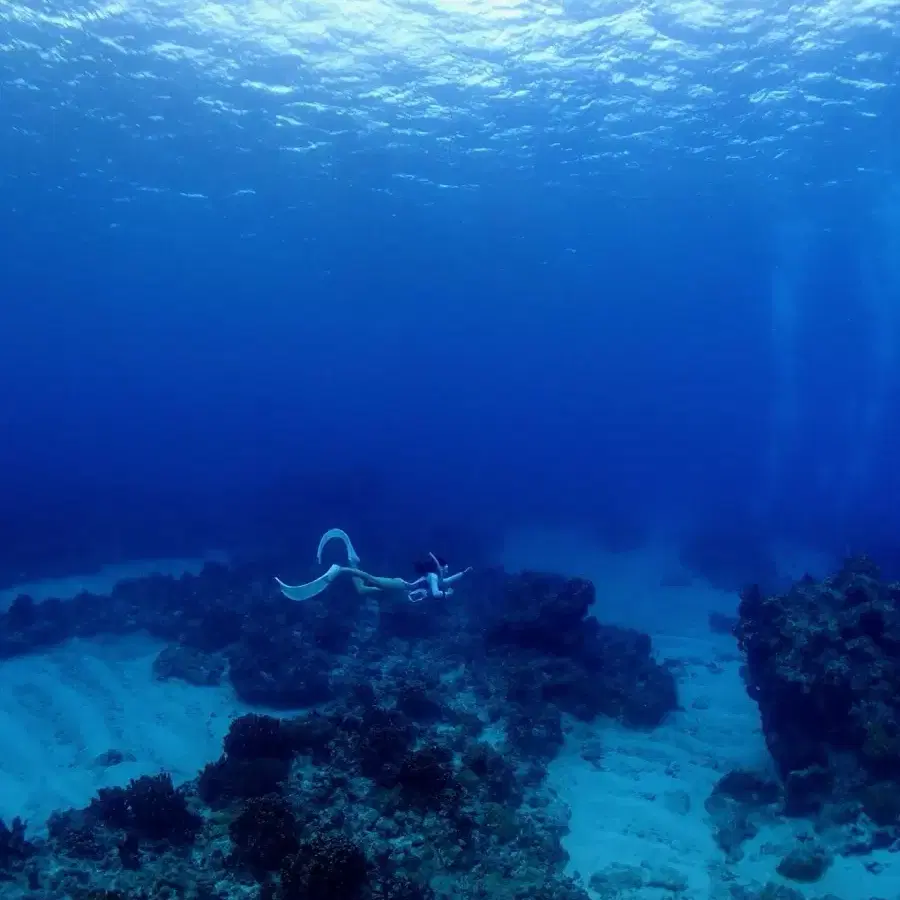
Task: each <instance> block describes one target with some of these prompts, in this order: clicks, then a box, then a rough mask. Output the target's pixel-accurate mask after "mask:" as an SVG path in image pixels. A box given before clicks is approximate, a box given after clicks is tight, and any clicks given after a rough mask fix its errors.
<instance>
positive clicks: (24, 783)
mask: <svg viewBox="0 0 900 900" xmlns="http://www.w3.org/2000/svg"><path fill="white" fill-rule="evenodd" d="M163 646H164V644H161V643H159V642H157V641H155V640H152V639H150V638H148V637H145V636H131V637H127V638H116V639H114V640H113V639H111V640H108V641H104V640H91V641H82V640H74V641H69V642H67V643H66V644H64V645H62V646H60V647H58V648H55V649H54V650H51V651H48V652H44V653H40V654H35V655H31V656H27V657H21V658H18V659H11V660H6V661H4V662H2V663H0V684H2V692H0V735H2V743H0V817H3V818H6V819H9V818H11V817H12V816H16V815H19V816H22V817H23V818H24V819H26V820H27V821H28V823H29V828H30V830H31V831H32V832H39V831H40V830H41V828H42V826H43V825H44V823H45V822H46V819H47V817H48V816H49V815H50V813H51V812H52V811H53V810H55V809H65V808H69V807H81V806H86V805H87V803H88V802H89V801H90V799H91V797H92V796H93V795H94V794H95V793H96V791H97V790H98V789H99V788H101V787H107V786H110V785H124V784H126V783H127V782H128V780H129V779H131V778H135V777H137V776H140V775H145V774H150V775H155V774H157V773H159V772H163V771H165V772H169V773H170V774H171V775H172V778H173V780H174V781H175V782H176V783H180V782H183V781H186V780H189V779H191V778H193V777H195V776H196V775H197V773H198V772H199V770H200V769H201V768H202V767H203V766H204V765H205V764H206V763H207V762H210V761H211V760H214V759H217V758H218V757H219V755H220V754H221V752H222V739H223V738H224V736H225V733H226V731H227V730H228V725H229V723H230V721H231V719H232V718H233V717H234V716H236V715H239V714H241V713H242V712H244V711H246V709H245V708H244V707H243V705H242V704H241V703H239V702H238V700H237V699H236V698H235V696H234V693H233V691H232V690H231V688H230V686H225V685H223V686H221V687H215V688H210V687H195V686H193V685H189V684H185V683H184V682H180V681H175V680H171V681H157V680H156V679H155V678H154V677H153V674H152V670H151V667H152V663H153V659H154V658H155V656H156V654H157V653H158V652H159V651H160V650H161V649H162V647H163ZM111 749H112V750H119V751H122V752H123V753H126V754H128V755H129V756H130V757H133V758H132V759H130V760H129V761H127V762H123V763H121V764H120V765H117V766H112V767H109V768H105V767H103V766H102V765H98V763H97V757H98V756H99V755H100V754H102V753H105V752H106V751H108V750H111Z"/></svg>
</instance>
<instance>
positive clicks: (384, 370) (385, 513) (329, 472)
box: [0, 0, 900, 583]
mask: <svg viewBox="0 0 900 900" xmlns="http://www.w3.org/2000/svg"><path fill="white" fill-rule="evenodd" d="M898 47H900V4H898V2H896V0H872V2H863V0H840V2H828V3H811V4H789V3H783V2H778V3H766V4H760V3H754V2H753V0H740V2H721V0H712V2H703V0H696V2H688V0H671V2H662V3H654V4H646V3H636V2H634V3H632V2H616V0H610V2H592V0H571V2H532V0H497V2H491V0H480V2H479V0H434V2H402V0H397V2H392V0H343V2H340V0H325V2H287V0H284V2H279V0H271V2H268V0H241V2H234V3H211V2H195V0H190V2H168V0H162V2H153V0H149V2H148V0H141V2H133V0H115V2H113V0H110V2H92V3H67V2H60V0H45V2H36V0H27V2H10V0H0V51H2V52H0V161H2V164H0V185H2V195H0V196H2V200H0V237H2V247H3V251H2V270H0V273H2V274H0V277H2V281H0V398H2V399H0V422H2V440H0V462H2V468H0V473H2V474H0V490H2V493H0V496H2V522H0V529H2V542H0V543H2V547H0V558H2V559H0V562H2V566H0V568H2V580H3V581H4V582H5V583H11V582H13V581H16V580H17V579H19V580H20V579H21V578H22V577H23V576H27V577H37V576H38V575H42V574H46V573H47V572H48V571H49V570H59V571H62V572H69V571H73V566H75V567H76V568H75V569H74V570H75V571H81V569H78V568H77V566H82V567H84V566H85V565H94V564H100V563H109V562H116V561H117V560H120V559H130V558H133V557H135V556H151V555H179V554H194V553H199V552H203V551H206V550H210V549H221V550H225V551H227V552H239V551H241V550H243V549H247V548H258V547H269V546H272V545H273V544H279V545H285V546H293V541H294V538H295V536H297V535H298V534H299V532H303V534H304V535H306V533H307V531H308V532H309V534H310V535H314V536H318V534H320V533H321V531H323V530H324V529H325V528H327V527H331V526H334V525H341V526H343V527H346V528H348V530H350V531H352V532H353V533H354V535H355V534H357V533H358V531H359V529H360V528H362V529H369V532H370V533H373V534H374V533H380V534H386V535H387V537H385V538H384V543H385V544H389V543H390V540H391V538H390V535H391V534H392V533H395V532H402V533H403V534H404V535H406V536H408V537H409V538H410V540H412V541H415V540H416V539H417V535H419V536H420V535H424V534H425V533H426V532H431V531H433V530H434V529H441V528H446V529H455V530H456V532H463V531H465V532H470V533H472V534H473V535H474V536H475V537H476V539H477V540H479V541H480V540H484V541H486V542H490V541H492V540H494V539H495V538H496V536H497V535H501V534H503V533H505V532H506V531H507V530H508V529H511V528H516V527H521V526H525V525H531V524H535V523H538V524H548V523H551V524H559V525H564V526H566V527H568V526H572V525H575V526H578V527H581V528H588V529H592V530H593V531H595V532H596V533H597V534H598V535H600V536H601V537H602V539H603V540H604V541H606V542H607V543H608V544H609V546H611V547H613V548H616V547H624V546H632V545H635V544H639V543H641V542H642V541H644V540H647V539H649V536H650V535H652V534H655V533H656V532H657V531H659V530H660V529H662V530H664V531H666V533H667V534H675V535H677V536H678V537H679V539H682V538H683V539H684V540H690V539H691V536H693V535H698V534H699V535H709V534H711V533H712V534H715V535H716V536H717V537H719V538H721V540H722V541H723V542H724V543H726V544H728V543H729V542H731V545H732V546H730V547H729V548H727V549H725V550H722V551H721V552H722V553H723V554H724V556H728V555H729V554H730V553H736V554H737V555H738V556H740V554H741V553H742V550H741V549H737V550H735V546H738V547H747V546H748V545H752V550H750V551H749V553H750V555H751V556H753V555H754V554H756V553H757V552H758V551H759V547H760V546H762V545H768V544H769V543H771V542H787V543H790V544H794V545H802V546H804V547H809V548H812V549H814V550H817V551H823V552H826V553H829V554H831V553H837V554H840V553H844V552H846V551H847V550H850V551H852V552H857V551H862V550H866V551H869V552H872V553H875V554H879V553H880V554H882V555H883V556H884V557H886V558H890V556H891V554H892V553H893V552H894V548H895V545H896V535H897V529H898V527H900V509H898V504H897V498H898V496H900V493H898V491H900V472H898V467H897V464H896V460H897V457H898V451H900V416H898V410H900V393H898V387H900V384H898V378H897V375H898V353H900V159H898V147H900V144H898V136H900V85H898V81H900V76H898V71H900V50H898ZM304 540H307V541H308V538H307V537H304ZM307 548H308V544H306V545H304V547H303V550H302V555H303V556H304V558H306V557H308V556H309V552H308V549H307ZM422 549H426V550H427V549H432V548H430V547H423V548H422ZM433 549H436V550H441V548H433ZM720 549H721V548H720ZM300 552H301V551H298V553H300ZM715 552H718V551H714V555H715ZM759 552H764V551H759ZM462 562H465V561H462Z"/></svg>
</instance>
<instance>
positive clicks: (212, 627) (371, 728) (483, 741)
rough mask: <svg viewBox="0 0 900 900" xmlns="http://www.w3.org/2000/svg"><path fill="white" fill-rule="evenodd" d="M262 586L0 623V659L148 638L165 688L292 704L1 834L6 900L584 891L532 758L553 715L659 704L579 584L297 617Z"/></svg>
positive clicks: (347, 598) (653, 718) (211, 573)
mask: <svg viewBox="0 0 900 900" xmlns="http://www.w3.org/2000/svg"><path fill="white" fill-rule="evenodd" d="M270 571H271V567H269V566H265V567H261V566H249V565H248V566H242V567H237V568H235V569H228V568H225V567H222V566H215V565H211V566H207V567H206V569H204V570H203V572H202V573H200V574H199V575H196V576H192V575H187V576H184V577H182V578H180V579H172V578H163V577H153V578H148V579H142V580H138V581H132V582H128V583H125V584H123V585H121V586H120V587H119V588H117V589H116V590H115V591H114V593H113V595H112V597H95V596H93V595H90V594H82V595H80V596H79V597H78V598H76V599H75V600H73V601H72V602H71V603H67V604H63V603H59V602H56V601H47V602H45V603H34V602H33V601H31V600H28V599H27V598H26V599H20V601H17V603H15V604H13V607H12V608H11V609H10V610H9V611H8V612H7V613H6V614H5V615H4V616H2V617H0V655H6V656H9V655H12V654H16V653H24V652H28V651H29V650H33V649H35V648H38V647H43V646H47V645H48V644H52V643H54V642H56V641H61V640H63V639H65V638H67V637H70V636H72V635H76V634H78V635H87V634H97V633H100V632H109V631H110V629H113V630H115V631H117V632H126V631H130V630H134V629H146V630H148V631H150V632H151V633H152V634H154V635H156V636H157V637H159V638H161V639H163V640H165V641H166V642H167V643H168V644H169V647H168V649H167V650H166V651H164V654H163V655H161V658H160V660H158V663H157V666H156V669H157V673H158V674H159V675H160V676H161V677H180V678H186V679H188V680H192V681H197V682H200V683H211V682H213V681H214V680H215V679H216V678H218V677H223V678H228V679H230V681H231V684H232V685H233V686H234V688H235V690H236V692H237V693H238V695H239V696H240V697H241V699H243V700H244V701H246V702H249V703H258V704H266V705H268V706H269V707H275V708H288V707H293V713H294V714H293V715H291V716H289V717H285V718H277V717H274V716H271V715H260V714H248V715H244V716H241V717H240V718H237V719H235V720H234V721H233V722H232V723H231V725H230V728H229V731H228V734H227V735H226V737H225V739H224V742H223V747H222V755H221V757H220V758H219V759H218V760H215V761H213V762H211V763H210V764H208V765H207V766H206V767H205V768H204V769H203V770H202V771H201V772H200V773H199V774H198V776H197V778H196V779H195V780H194V781H193V782H191V783H190V784H188V785H185V786H183V787H181V788H176V787H175V786H174V785H173V784H172V781H171V779H170V778H169V776H168V775H166V774H160V775H157V776H144V777H142V778H138V779H135V780H133V781H132V782H130V783H129V784H128V785H127V786H125V787H114V788H106V789H103V790H101V791H100V792H99V794H98V795H97V796H96V797H95V798H94V800H93V801H92V802H91V803H90V805H89V806H88V807H87V808H86V809H84V810H68V811H61V812H58V813H55V814H54V816H53V817H52V818H51V820H50V822H49V823H48V835H47V837H46V838H45V839H37V838H35V839H34V840H33V841H32V842H28V841H26V840H25V837H24V827H23V826H22V825H21V823H13V826H12V828H11V829H5V830H3V829H0V869H2V871H3V874H4V877H5V878H6V879H7V882H6V884H7V887H8V888H9V892H8V895H9V896H10V897H12V896H26V895H27V896H32V897H35V898H37V897H40V898H42V900H63V898H72V900H89V898H105V900H113V898H115V900H118V898H120V897H122V898H138V897H139V898H146V900H155V898H163V897H183V898H188V900H200V898H203V900H213V898H221V900H224V898H225V897H241V898H246V900H257V898H258V900H353V898H360V900H432V898H437V900H440V898H450V897H471V898H487V897H488V896H491V897H492V898H499V900H507V898H508V900H525V898H526V897H527V898H535V897H537V898H541V900H586V896H587V895H586V893H585V891H584V888H582V887H581V886H579V885H578V884H576V883H574V882H573V881H571V880H570V879H568V878H567V877H566V876H565V875H564V874H563V867H564V864H565V862H566V854H565V852H564V851H563V848H562V846H561V843H560V838H561V837H562V835H564V834H565V832H566V829H567V813H566V810H565V809H564V808H561V804H560V803H559V802H558V801H557V800H556V798H555V797H554V796H553V795H552V794H551V793H550V791H549V789H548V788H547V787H546V784H545V779H544V775H545V774H546V765H547V763H548V762H549V760H551V759H552V758H553V756H554V755H555V754H556V752H557V751H558V749H559V747H560V746H561V744H562V742H563V717H564V716H565V715H567V714H568V715H573V716H576V717H578V718H580V719H583V720H590V719H593V718H594V717H596V716H598V715H601V714H603V715H607V716H612V717H615V718H617V719H618V720H620V721H621V722H622V723H623V724H625V725H626V726H629V727H639V728H650V727H653V726H654V725H656V724H658V723H659V722H661V721H662V719H663V718H664V717H665V715H666V714H667V713H668V712H669V711H671V710H673V709H674V708H676V695H675V683H674V679H673V677H672V674H671V672H670V671H669V670H668V669H667V668H666V667H664V666H660V665H659V664H657V663H656V662H655V660H654V659H653V655H652V652H651V645H650V640H649V638H647V637H646V636H645V635H641V634H638V633H636V632H631V631H623V630H620V629H616V628H610V627H606V626H603V625H601V624H600V623H598V622H597V621H596V620H595V619H593V618H591V617H590V616H589V609H590V606H591V604H592V603H593V600H594V590H593V586H592V585H591V584H590V583H589V582H586V581H582V580H578V579H565V578H561V577H556V576H550V575H542V574H535V573H523V574H519V575H514V576H511V575H508V574H506V573H505V572H502V571H500V570H492V571H486V572H483V573H481V574H480V575H479V576H478V577H477V578H473V579H472V582H471V584H469V585H467V586H466V587H465V589H461V590H460V591H459V593H458V595H454V597H453V598H451V599H449V600H448V601H445V602H441V603H434V604H418V605H413V604H409V603H408V602H407V601H406V600H405V599H402V598H399V599H396V598H391V597H380V598H378V602H377V604H372V605H368V604H367V603H366V602H365V601H364V600H362V599H360V598H359V597H358V596H357V595H356V594H355V592H353V591H352V590H351V591H349V592H342V591H341V589H340V586H339V585H336V586H335V591H334V593H329V595H328V596H327V597H326V598H325V599H324V600H321V602H320V598H316V599H315V600H313V601H310V602H308V603H302V604H299V603H292V602H290V601H287V600H286V599H285V598H283V597H281V595H280V594H279V593H278V592H277V590H275V588H274V585H273V583H272V582H271V579H270V578H269V574H268V573H269V572H270ZM222 659H225V660H227V661H228V668H227V672H222V670H221V667H220V664H219V662H218V661H219V660H222ZM298 708H299V709H302V710H303V712H302V714H299V715H297V714H296V710H297V709H298ZM119 752H127V749H126V748H123V751H119ZM14 891H18V892H19V893H18V894H15V893H14ZM0 893H3V895H4V896H6V895H7V892H4V891H0Z"/></svg>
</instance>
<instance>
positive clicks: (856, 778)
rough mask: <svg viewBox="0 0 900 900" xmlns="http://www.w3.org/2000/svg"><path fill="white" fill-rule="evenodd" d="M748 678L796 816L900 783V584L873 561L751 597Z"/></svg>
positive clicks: (744, 637) (742, 628)
mask: <svg viewBox="0 0 900 900" xmlns="http://www.w3.org/2000/svg"><path fill="white" fill-rule="evenodd" d="M739 617H740V621H739V622H738V625H737V628H736V634H737V637H738V641H739V644H740V647H741V650H742V651H743V654H744V657H745V662H746V665H745V680H746V684H747V689H748V691H749V693H750V695H751V696H752V697H753V698H754V699H755V700H756V701H757V703H758V704H759V707H760V712H761V714H762V722H763V728H764V731H765V735H766V741H767V743H768V746H769V750H770V751H771V753H772V756H773V757H774V759H775V761H776V763H777V765H778V768H779V770H780V772H781V775H782V777H783V778H784V779H785V787H786V790H787V802H788V807H789V808H793V809H794V810H796V811H803V809H804V808H806V807H809V806H815V805H817V803H818V801H819V800H820V799H823V798H828V797H832V796H834V795H835V794H837V793H841V792H846V791H852V790H853V789H854V787H858V786H860V785H862V784H865V783H868V782H871V781H874V780H883V779H891V780H895V779H898V778H900V584H888V583H886V582H884V581H882V580H881V579H880V577H879V573H878V570H877V568H876V567H875V566H874V564H872V563H871V561H870V560H868V559H866V558H861V559H856V560H852V561H849V562H847V563H846V564H845V565H844V567H843V568H842V569H841V571H840V572H838V573H837V574H836V575H834V576H832V577H830V578H826V579H825V580H824V581H821V582H817V581H815V580H813V579H812V578H809V577H806V578H804V579H802V580H801V581H800V582H798V583H797V584H795V585H794V586H793V587H792V588H791V589H790V590H789V591H788V592H787V593H785V594H778V595H772V596H766V595H764V594H763V593H762V592H761V591H760V590H759V589H758V588H749V589H747V590H745V591H744V592H743V594H742V597H741V603H740V608H739Z"/></svg>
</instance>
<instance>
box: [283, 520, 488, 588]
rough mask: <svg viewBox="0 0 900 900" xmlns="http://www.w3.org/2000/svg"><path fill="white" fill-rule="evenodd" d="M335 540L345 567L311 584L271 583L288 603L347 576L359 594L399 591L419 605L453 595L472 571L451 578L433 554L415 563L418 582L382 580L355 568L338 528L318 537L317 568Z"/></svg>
mask: <svg viewBox="0 0 900 900" xmlns="http://www.w3.org/2000/svg"><path fill="white" fill-rule="evenodd" d="M333 539H337V540H339V541H341V542H343V544H344V547H345V548H346V550H347V563H348V564H347V565H346V566H339V565H332V566H330V567H329V568H328V569H327V571H326V572H325V573H324V574H323V575H320V576H319V577H318V578H316V579H315V580H313V581H309V582H307V583H306V584H297V585H290V584H285V583H284V582H283V581H282V580H281V579H280V578H276V579H275V580H276V581H277V582H278V586H279V587H280V588H281V593H282V594H284V596H285V597H288V598H289V599H291V600H309V599H310V598H311V597H315V596H316V595H318V594H321V593H322V591H324V590H325V589H326V588H327V587H328V586H329V585H330V584H331V583H332V582H333V581H335V580H337V579H338V578H339V577H340V576H341V575H349V576H350V577H351V578H352V579H353V584H354V585H355V587H356V590H357V591H358V592H359V593H360V594H369V593H376V592H380V591H403V592H404V593H405V594H406V598H407V600H409V602H410V603H419V602H421V601H422V600H425V599H426V598H428V597H431V598H432V599H439V598H441V597H449V596H450V595H451V594H452V593H453V587H452V586H453V585H454V584H455V583H456V582H457V581H459V580H460V578H462V577H463V575H467V574H468V573H469V572H471V571H472V567H471V566H470V567H469V568H467V569H463V570H462V571H461V572H457V573H456V574H455V575H451V574H450V567H449V566H448V565H447V563H446V561H445V560H443V559H441V558H440V557H438V556H435V555H434V554H433V553H429V554H428V557H427V558H426V559H425V560H423V561H421V562H418V563H416V565H415V570H416V573H417V574H418V576H419V577H418V578H416V579H415V580H414V581H407V580H406V579H405V578H386V577H383V576H381V575H370V574H369V573H368V572H364V571H363V570H362V569H360V568H359V563H360V559H359V555H358V554H357V552H356V550H355V549H354V547H353V543H352V542H351V540H350V536H349V535H348V534H347V532H346V531H344V530H343V529H341V528H331V529H329V530H328V531H326V532H325V534H323V535H322V539H321V540H320V541H319V549H318V551H317V552H316V560H317V561H318V563H319V565H321V564H322V551H323V550H324V549H325V545H326V544H327V543H328V542H329V541H331V540H333Z"/></svg>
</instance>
